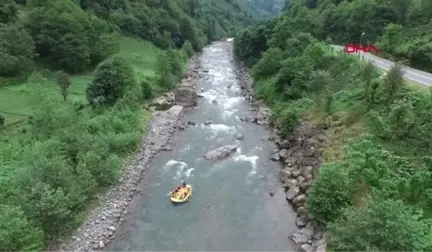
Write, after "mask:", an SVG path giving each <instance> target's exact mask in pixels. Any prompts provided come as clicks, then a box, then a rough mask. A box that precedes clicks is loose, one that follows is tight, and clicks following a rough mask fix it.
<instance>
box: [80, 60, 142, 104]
mask: <svg viewBox="0 0 432 252" xmlns="http://www.w3.org/2000/svg"><path fill="white" fill-rule="evenodd" d="M134 86H136V80H135V73H134V70H133V68H132V66H131V64H130V63H129V62H128V61H127V60H125V59H124V58H122V57H120V56H118V55H116V56H113V57H112V58H110V59H108V60H106V61H104V62H102V63H101V64H100V65H99V66H98V67H97V68H96V70H95V74H94V76H93V80H92V83H91V84H90V85H89V86H88V88H87V91H86V92H87V100H88V101H89V102H90V104H108V105H114V103H116V101H117V100H118V99H119V98H121V97H123V95H124V94H125V93H126V91H127V89H131V88H133V87H134Z"/></svg>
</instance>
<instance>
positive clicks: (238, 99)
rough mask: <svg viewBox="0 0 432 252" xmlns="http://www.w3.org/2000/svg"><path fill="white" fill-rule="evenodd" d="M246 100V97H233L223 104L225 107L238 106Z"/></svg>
mask: <svg viewBox="0 0 432 252" xmlns="http://www.w3.org/2000/svg"><path fill="white" fill-rule="evenodd" d="M244 100H245V98H244V97H242V96H239V97H231V98H229V99H227V100H226V101H224V102H223V104H222V106H223V108H224V109H230V108H232V107H235V106H237V105H238V104H239V103H240V102H243V101H244Z"/></svg>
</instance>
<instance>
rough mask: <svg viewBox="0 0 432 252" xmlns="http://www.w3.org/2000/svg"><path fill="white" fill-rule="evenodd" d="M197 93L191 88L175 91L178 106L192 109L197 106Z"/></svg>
mask: <svg viewBox="0 0 432 252" xmlns="http://www.w3.org/2000/svg"><path fill="white" fill-rule="evenodd" d="M197 98H198V96H197V93H196V92H195V91H194V90H193V89H190V88H179V89H177V90H176V91H175V102H176V104H177V105H181V106H185V107H192V106H195V105H197Z"/></svg>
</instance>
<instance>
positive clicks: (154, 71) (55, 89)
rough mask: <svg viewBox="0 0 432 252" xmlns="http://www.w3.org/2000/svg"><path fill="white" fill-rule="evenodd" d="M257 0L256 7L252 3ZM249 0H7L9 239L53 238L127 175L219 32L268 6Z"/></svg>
mask: <svg viewBox="0 0 432 252" xmlns="http://www.w3.org/2000/svg"><path fill="white" fill-rule="evenodd" d="M246 7H247V8H246ZM252 10H253V9H252V8H251V6H250V5H247V3H246V2H243V1H240V0H239V1H237V0H230V1H196V0H190V1H186V0H169V1H152V0H142V1H129V0H123V1H111V0H98V1H79V0H61V1H60V0H44V1H39V0H27V1H25V0H24V1H21V0H17V1H13V0H7V1H2V3H0V37H1V38H2V39H1V41H0V58H1V60H0V166H1V167H2V169H1V170H0V250H2V251H36V250H39V251H40V250H44V249H45V248H46V246H47V245H48V244H49V242H52V241H53V240H55V239H56V238H58V237H59V236H62V235H66V234H68V233H70V232H71V231H72V230H74V228H76V227H77V226H78V225H79V224H80V223H81V222H82V220H83V218H84V216H85V213H86V211H87V210H88V206H89V205H90V206H91V205H92V203H93V202H96V203H97V199H98V195H100V193H103V192H104V190H105V189H106V188H107V187H109V186H111V185H113V184H115V183H117V182H118V179H119V178H120V176H121V173H122V166H123V160H122V158H123V157H126V156H128V155H130V154H131V153H133V152H134V151H136V150H137V149H138V146H139V144H140V141H141V137H142V132H143V131H145V129H146V126H147V123H148V122H149V119H150V117H151V116H150V113H148V112H146V111H143V110H142V109H141V104H142V103H146V102H148V101H150V100H151V99H152V98H153V97H154V96H156V95H158V94H159V93H161V92H164V91H167V90H170V89H172V88H174V87H175V86H176V84H177V83H178V81H179V80H180V79H181V77H182V74H183V72H184V70H185V66H186V63H187V60H188V58H189V57H190V56H192V55H193V54H194V53H195V52H197V51H199V50H201V48H202V47H203V46H204V45H206V44H207V43H208V42H209V41H212V40H214V39H217V38H219V37H222V36H227V35H229V34H232V33H233V32H234V31H235V30H236V28H238V27H242V26H244V25H246V24H251V23H252V22H253V21H254V20H256V19H257V18H259V17H258V16H257V15H258V14H257V13H258V12H257V11H256V10H255V12H253V13H251V11H252Z"/></svg>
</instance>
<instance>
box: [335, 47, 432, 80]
mask: <svg viewBox="0 0 432 252" xmlns="http://www.w3.org/2000/svg"><path fill="white" fill-rule="evenodd" d="M331 47H333V48H335V49H336V50H344V47H343V46H337V45H331ZM360 57H361V58H362V59H363V60H365V61H369V60H370V61H372V63H373V64H374V65H375V66H376V67H379V68H381V69H383V70H386V71H388V70H390V68H391V67H392V66H393V64H394V62H392V61H390V60H386V59H383V58H380V57H377V56H375V55H373V54H371V53H364V52H360ZM402 70H403V72H404V77H405V79H408V80H411V81H415V82H417V83H420V84H423V85H426V86H432V74H430V73H427V72H423V71H420V70H417V69H414V68H410V67H403V68H402Z"/></svg>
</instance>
